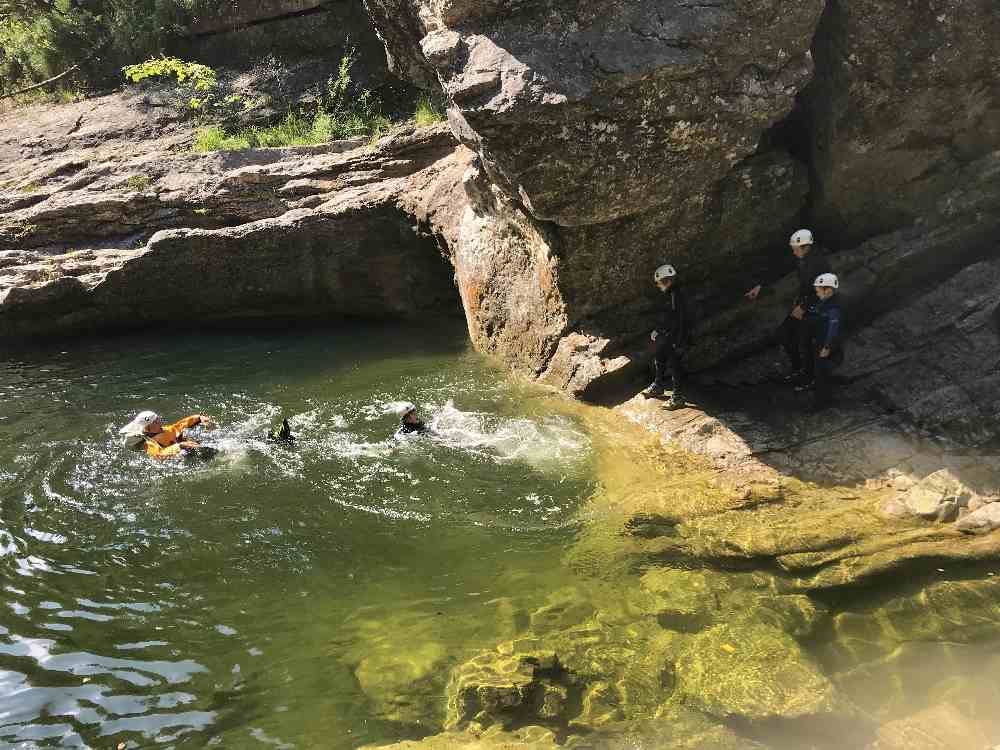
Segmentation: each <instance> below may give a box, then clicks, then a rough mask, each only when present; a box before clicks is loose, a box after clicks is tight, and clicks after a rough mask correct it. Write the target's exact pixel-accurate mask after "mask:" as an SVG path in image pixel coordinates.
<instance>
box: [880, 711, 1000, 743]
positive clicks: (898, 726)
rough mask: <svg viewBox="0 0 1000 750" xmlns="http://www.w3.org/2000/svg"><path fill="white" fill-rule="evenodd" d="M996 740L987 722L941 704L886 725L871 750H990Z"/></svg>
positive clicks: (881, 728)
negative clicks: (991, 735)
mask: <svg viewBox="0 0 1000 750" xmlns="http://www.w3.org/2000/svg"><path fill="white" fill-rule="evenodd" d="M996 739H997V737H995V736H994V737H990V733H989V732H988V730H987V726H986V723H985V722H983V721H980V720H979V719H976V718H972V717H968V716H965V715H964V714H963V713H962V712H961V711H959V710H958V709H957V708H956V707H955V706H953V705H951V704H950V703H942V704H940V705H937V706H932V707H931V708H928V709H926V710H924V711H921V712H920V713H918V714H914V715H912V716H907V717H906V718H904V719H897V720H896V721H890V722H888V723H887V724H883V725H882V726H881V727H879V729H878V739H877V740H876V741H875V742H874V743H873V744H872V745H871V747H869V748H868V750H990V748H993V747H994V745H995V740H996Z"/></svg>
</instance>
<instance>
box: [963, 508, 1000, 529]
mask: <svg viewBox="0 0 1000 750" xmlns="http://www.w3.org/2000/svg"><path fill="white" fill-rule="evenodd" d="M955 528H957V529H958V530H959V531H963V532H965V533H967V534H989V533H990V532H991V531H994V530H996V529H1000V503H989V504H987V505H984V506H983V507H982V508H979V509H978V510H974V511H973V512H972V513H970V514H969V515H967V516H966V517H965V518H963V519H961V520H960V521H959V522H958V523H957V524H955Z"/></svg>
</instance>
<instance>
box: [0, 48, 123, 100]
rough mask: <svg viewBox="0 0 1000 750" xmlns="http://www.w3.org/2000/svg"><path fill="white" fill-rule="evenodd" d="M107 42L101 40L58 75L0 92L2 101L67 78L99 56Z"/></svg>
mask: <svg viewBox="0 0 1000 750" xmlns="http://www.w3.org/2000/svg"><path fill="white" fill-rule="evenodd" d="M107 44H108V40H107V39H105V40H104V41H103V42H101V44H99V45H98V46H97V47H95V48H94V51H93V52H91V53H90V54H89V55H87V56H86V57H85V58H83V59H82V60H80V62H78V63H77V64H76V65H74V66H73V67H72V68H68V69H66V70H64V71H63V72H62V73H60V74H59V75H57V76H52V77H51V78H47V79H45V80H44V81H42V82H41V83H35V84H32V85H31V86H27V87H25V88H23V89H18V90H17V91H11V92H9V93H6V94H0V101H2V100H4V99H10V98H11V97H15V96H19V95H21V94H26V93H28V92H29V91H34V90H35V89H40V88H42V87H43V86H48V85H49V84H50V83H55V82H56V81H58V80H59V79H60V78H65V77H66V76H68V75H69V74H70V73H72V72H74V71H76V70H79V69H80V66H81V65H83V64H84V63H87V62H90V61H91V60H92V59H93V58H95V57H97V53H98V52H100V51H101V50H102V49H104V48H105V47H106V46H107Z"/></svg>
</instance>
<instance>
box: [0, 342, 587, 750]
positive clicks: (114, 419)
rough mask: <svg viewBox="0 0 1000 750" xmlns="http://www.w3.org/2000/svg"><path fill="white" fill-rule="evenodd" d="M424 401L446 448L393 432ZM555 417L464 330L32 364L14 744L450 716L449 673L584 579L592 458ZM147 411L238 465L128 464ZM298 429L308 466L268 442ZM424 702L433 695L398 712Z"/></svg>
mask: <svg viewBox="0 0 1000 750" xmlns="http://www.w3.org/2000/svg"><path fill="white" fill-rule="evenodd" d="M404 399H406V400H412V401H414V402H416V403H417V404H419V405H420V406H421V410H422V413H423V416H424V418H425V419H427V420H428V421H430V422H431V423H432V425H433V427H434V434H433V435H431V436H428V437H417V438H412V437H410V438H403V439H395V438H394V437H393V432H394V430H395V428H396V425H397V423H398V418H397V417H396V416H394V415H393V414H392V413H391V408H392V406H393V404H394V403H395V402H398V401H400V400H404ZM550 407H551V405H550V404H548V402H547V401H546V399H545V398H543V397H540V396H539V395H538V394H537V393H535V392H530V391H526V390H524V389H523V388H521V387H519V386H517V385H515V384H511V383H510V382H509V381H508V380H507V379H505V378H504V376H503V374H502V373H501V372H500V371H498V370H497V369H495V368H494V367H492V366H491V365H490V364H489V363H488V362H487V361H485V360H484V359H483V358H481V357H479V356H478V355H475V354H473V353H471V352H470V351H468V350H467V348H466V345H465V343H464V332H463V331H462V330H461V329H456V330H446V331H443V332H442V331H441V330H415V329H399V328H395V329H391V330H388V329H384V328H381V327H376V326H356V327H351V328H341V329H337V330H333V331H324V332H305V333H297V334H291V335H290V334H288V333H284V332H283V333H264V334H252V333H233V334H220V333H215V334H211V335H200V334H198V335H187V336H172V337H160V336H156V337H145V338H142V337H136V338H131V337H130V338H122V339H115V340H110V341H104V342H100V343H84V344H79V345H73V346H69V347H68V346H66V345H63V346H62V347H60V348H59V349H57V350H42V351H37V352H35V353H32V354H26V355H14V356H13V357H12V358H11V359H9V360H8V361H6V362H5V363H4V364H3V366H2V370H0V492H2V501H0V502H2V505H0V581H2V589H3V590H2V605H0V696H2V698H0V745H3V743H5V742H6V743H11V744H12V745H14V746H15V747H36V746H37V747H109V746H112V747H113V746H115V745H116V744H117V743H119V742H127V743H129V746H131V747H138V746H147V745H160V746H163V745H165V744H166V745H170V746H173V747H178V748H180V747H203V746H206V745H209V746H211V745H218V746H223V747H253V746H258V745H259V746H260V747H268V746H272V747H282V746H291V745H296V746H299V747H310V746H324V747H351V746H357V745H360V744H363V743H365V742H372V741H376V740H387V739H393V738H396V737H400V736H410V735H413V734H418V733H419V732H420V728H421V725H422V724H426V723H427V722H434V721H440V718H441V717H440V716H439V715H438V712H440V711H441V709H442V707H441V706H440V698H439V696H440V694H441V690H442V685H443V679H444V678H445V677H446V675H447V669H448V667H449V666H450V665H451V664H453V663H454V662H455V661H456V660H459V659H461V658H463V657H467V656H468V655H469V654H471V653H472V652H474V651H475V650H477V649H479V648H482V647H488V646H492V645H493V644H494V643H495V642H496V640H497V639H498V638H500V637H502V636H503V634H504V632H505V629H509V628H510V627H512V625H511V619H512V618H514V617H516V616H517V613H518V612H520V611H523V608H524V607H526V606H527V607H530V606H531V603H532V602H533V601H536V600H540V599H541V598H542V597H544V595H545V593H546V592H548V591H551V590H552V589H553V588H555V587H557V586H559V585H560V580H559V579H560V577H561V576H565V575H567V574H566V573H565V572H564V571H562V569H561V568H560V566H559V565H558V559H559V555H560V552H561V549H562V547H563V546H564V545H565V544H566V543H567V541H569V540H571V539H572V537H573V535H574V527H573V525H572V523H571V520H572V518H573V514H574V511H575V509H576V508H577V506H578V504H579V502H580V501H581V498H584V497H586V495H587V494H588V493H589V492H590V491H591V481H590V476H591V470H590V467H589V464H590V445H589V440H588V438H587V436H586V434H585V433H584V432H583V430H582V429H581V428H580V426H579V425H578V424H576V423H575V422H574V421H573V420H572V419H571V418H569V417H565V416H558V415H556V414H554V413H553V410H552V408H550ZM146 408H152V409H155V410H157V411H158V412H160V413H162V414H163V415H165V417H166V418H167V419H171V418H177V417H181V416H184V415H187V414H191V413H199V412H200V413H206V414H211V415H213V416H215V417H216V418H217V419H218V420H219V422H220V424H221V429H219V430H218V431H217V432H215V433H211V434H205V435H202V436H201V437H202V438H203V442H205V443H207V444H210V445H214V446H216V447H217V448H219V450H220V454H219V456H218V457H217V458H216V459H214V460H212V461H209V462H190V461H172V462H153V461H151V460H150V459H147V458H146V457H145V456H143V455H141V454H135V453H128V452H125V451H124V450H123V449H122V448H121V447H120V445H119V442H118V439H117V429H118V428H119V427H120V426H121V425H123V424H125V423H126V422H127V421H128V420H129V419H130V418H131V416H132V415H133V414H134V413H135V412H137V411H139V410H141V409H146ZM387 412H390V413H387ZM281 414H287V415H290V416H291V422H292V426H293V429H294V432H295V433H296V434H297V435H298V441H297V442H296V444H295V445H294V446H293V447H290V448H289V447H284V446H280V445H275V444H272V443H268V442H267V441H264V440H262V439H261V436H262V435H264V434H265V433H266V431H267V429H268V428H269V427H270V426H271V425H273V424H276V423H277V422H278V421H279V418H280V415H281ZM362 681H364V682H365V683H366V685H362V684H361V683H362ZM399 684H402V685H404V686H405V687H406V692H407V693H408V695H410V696H411V699H409V700H407V701H406V702H405V703H403V704H393V703H388V704H387V703H386V701H385V700H382V698H381V696H383V695H384V694H391V693H392V690H391V688H393V687H394V686H397V685H399ZM366 687H367V692H366V689H365V688H366Z"/></svg>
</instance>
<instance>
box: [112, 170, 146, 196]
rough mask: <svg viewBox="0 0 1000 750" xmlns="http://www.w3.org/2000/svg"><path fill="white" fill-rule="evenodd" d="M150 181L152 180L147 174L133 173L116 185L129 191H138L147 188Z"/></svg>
mask: <svg viewBox="0 0 1000 750" xmlns="http://www.w3.org/2000/svg"><path fill="white" fill-rule="evenodd" d="M152 182H153V181H152V180H151V179H150V178H149V177H148V176H147V175H144V174H134V175H132V176H131V177H129V178H128V179H126V180H124V181H123V182H122V183H121V184H119V185H118V187H119V188H123V189H125V190H128V191H130V192H134V193H140V192H142V191H143V190H145V189H146V188H148V187H149V186H150V185H151V184H152Z"/></svg>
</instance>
